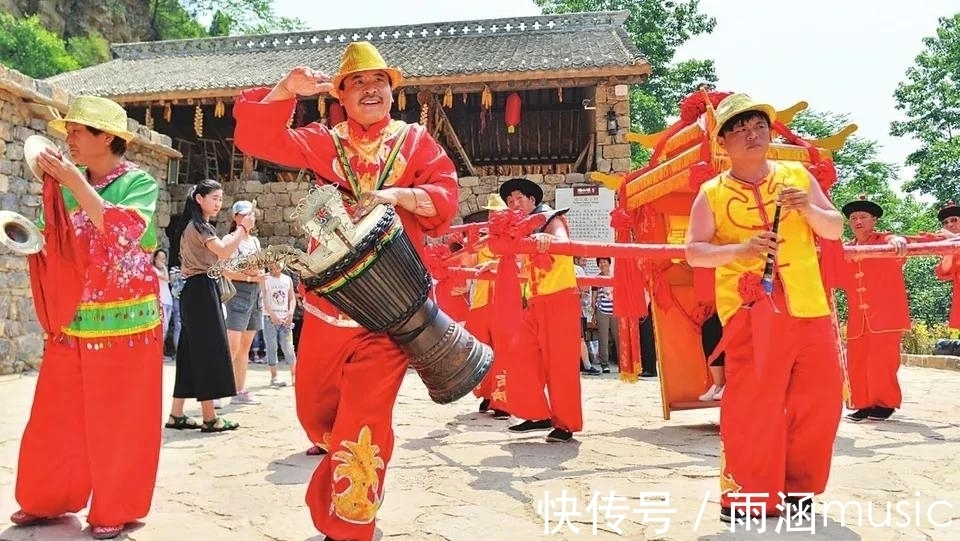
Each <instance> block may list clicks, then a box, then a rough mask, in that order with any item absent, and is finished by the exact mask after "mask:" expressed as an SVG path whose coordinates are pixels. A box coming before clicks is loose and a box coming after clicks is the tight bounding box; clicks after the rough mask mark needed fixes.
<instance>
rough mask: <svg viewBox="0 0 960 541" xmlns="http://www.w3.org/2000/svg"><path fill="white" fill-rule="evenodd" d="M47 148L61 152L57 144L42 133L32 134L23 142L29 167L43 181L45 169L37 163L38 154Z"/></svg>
mask: <svg viewBox="0 0 960 541" xmlns="http://www.w3.org/2000/svg"><path fill="white" fill-rule="evenodd" d="M47 148H49V149H51V150H53V151H54V152H56V153H57V154H61V152H60V149H59V148H57V145H55V144H53V141H51V140H49V139H47V138H46V137H43V136H42V135H31V136H30V137H27V139H26V140H25V141H24V142H23V157H24V159H25V160H26V162H27V167H29V168H30V172H31V173H33V176H34V177H35V178H36V179H37V180H39V181H41V182H42V181H43V169H40V166H39V165H37V156H39V155H40V153H41V152H43V151H44V149H47Z"/></svg>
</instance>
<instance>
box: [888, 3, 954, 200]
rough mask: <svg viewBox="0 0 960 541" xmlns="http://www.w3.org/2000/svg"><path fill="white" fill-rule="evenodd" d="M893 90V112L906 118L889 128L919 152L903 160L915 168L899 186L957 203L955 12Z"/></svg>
mask: <svg viewBox="0 0 960 541" xmlns="http://www.w3.org/2000/svg"><path fill="white" fill-rule="evenodd" d="M923 45H924V50H923V52H921V53H920V54H919V55H918V56H917V58H916V60H915V64H914V65H913V66H912V67H910V68H908V69H907V72H906V78H907V80H906V81H904V82H901V83H900V84H899V85H898V86H897V90H896V92H895V93H894V97H895V98H896V100H897V109H900V110H902V111H904V114H905V116H906V117H907V120H905V121H895V122H892V123H891V124H890V133H891V135H895V136H910V137H912V138H913V139H914V140H916V141H917V142H918V143H919V144H920V148H919V149H918V150H917V151H916V152H914V153H912V154H910V155H909V156H907V160H906V164H907V165H911V166H915V167H916V174H915V176H914V178H913V180H911V181H909V182H907V183H906V184H905V185H904V189H906V190H909V191H914V190H919V191H921V192H924V193H927V194H930V195H933V196H934V197H936V198H937V199H938V200H939V201H940V202H945V201H948V200H953V201H957V200H960V182H958V180H960V13H957V14H955V15H953V16H952V17H941V18H940V19H939V26H938V28H937V32H936V35H935V36H932V37H927V38H924V40H923Z"/></svg>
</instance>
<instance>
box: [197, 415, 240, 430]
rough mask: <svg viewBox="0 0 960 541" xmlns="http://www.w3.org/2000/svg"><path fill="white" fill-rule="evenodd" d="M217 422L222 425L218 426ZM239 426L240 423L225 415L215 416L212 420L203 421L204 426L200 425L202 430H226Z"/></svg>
mask: <svg viewBox="0 0 960 541" xmlns="http://www.w3.org/2000/svg"><path fill="white" fill-rule="evenodd" d="M217 423H220V426H217ZM238 428H240V425H239V424H238V423H235V422H233V421H228V420H226V419H224V418H223V417H214V418H213V420H212V421H204V422H203V426H202V427H200V432H226V431H228V430H236V429H238Z"/></svg>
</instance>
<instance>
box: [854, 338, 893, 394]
mask: <svg viewBox="0 0 960 541" xmlns="http://www.w3.org/2000/svg"><path fill="white" fill-rule="evenodd" d="M902 336H903V333H901V332H900V331H892V332H879V333H873V332H869V331H864V333H863V334H862V335H860V336H859V337H857V338H849V339H847V375H848V377H849V379H850V403H851V405H852V407H853V408H855V409H866V408H872V407H877V406H879V407H882V408H894V409H898V408H900V403H901V401H902V400H903V396H902V395H901V393H900V382H899V381H897V371H898V370H899V369H900V340H901V338H902Z"/></svg>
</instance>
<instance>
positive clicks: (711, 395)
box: [699, 385, 723, 402]
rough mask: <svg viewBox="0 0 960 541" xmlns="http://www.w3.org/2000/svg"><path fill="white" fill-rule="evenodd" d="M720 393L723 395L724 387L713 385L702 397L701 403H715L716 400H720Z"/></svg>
mask: <svg viewBox="0 0 960 541" xmlns="http://www.w3.org/2000/svg"><path fill="white" fill-rule="evenodd" d="M718 393H723V387H718V386H717V385H711V386H710V388H709V389H707V392H705V393H703V394H702V395H700V398H699V400H700V401H701V402H713V401H714V400H718V398H717V394H718ZM721 396H722V395H721Z"/></svg>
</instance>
